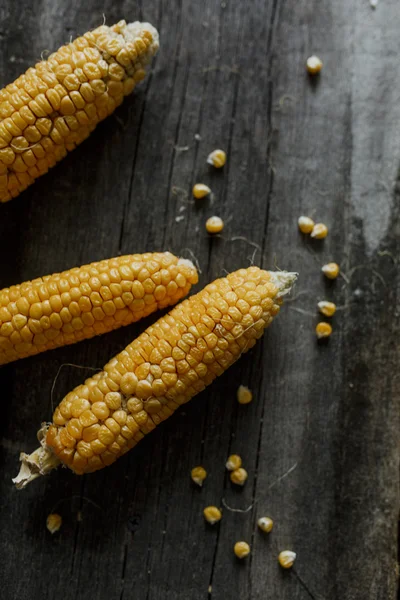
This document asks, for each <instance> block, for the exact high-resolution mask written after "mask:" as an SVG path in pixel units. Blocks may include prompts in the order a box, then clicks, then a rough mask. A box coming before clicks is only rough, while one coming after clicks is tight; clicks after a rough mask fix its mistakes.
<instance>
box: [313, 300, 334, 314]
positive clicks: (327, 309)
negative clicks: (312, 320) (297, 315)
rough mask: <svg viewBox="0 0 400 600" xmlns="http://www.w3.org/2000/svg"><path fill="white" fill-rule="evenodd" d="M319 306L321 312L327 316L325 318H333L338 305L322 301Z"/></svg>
mask: <svg viewBox="0 0 400 600" xmlns="http://www.w3.org/2000/svg"><path fill="white" fill-rule="evenodd" d="M317 306H318V310H319V312H320V313H322V314H323V315H325V317H333V315H334V314H335V312H336V304H334V303H333V302H328V301H327V300H321V302H318V305H317Z"/></svg>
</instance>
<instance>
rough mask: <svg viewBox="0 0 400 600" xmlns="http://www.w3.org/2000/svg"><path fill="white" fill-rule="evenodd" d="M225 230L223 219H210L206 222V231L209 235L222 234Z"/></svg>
mask: <svg viewBox="0 0 400 600" xmlns="http://www.w3.org/2000/svg"><path fill="white" fill-rule="evenodd" d="M223 228H224V222H223V220H222V219H221V217H210V218H209V219H207V221H206V229H207V231H208V233H220V231H222V230H223Z"/></svg>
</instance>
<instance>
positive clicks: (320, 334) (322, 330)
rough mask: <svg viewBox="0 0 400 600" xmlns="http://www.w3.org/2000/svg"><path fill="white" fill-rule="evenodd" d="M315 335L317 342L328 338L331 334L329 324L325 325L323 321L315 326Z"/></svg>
mask: <svg viewBox="0 0 400 600" xmlns="http://www.w3.org/2000/svg"><path fill="white" fill-rule="evenodd" d="M315 333H316V334H317V338H318V339H319V340H322V339H324V338H328V337H329V336H330V335H331V333H332V326H331V325H330V324H329V323H325V322H324V321H321V322H320V323H318V325H317V326H316V328H315Z"/></svg>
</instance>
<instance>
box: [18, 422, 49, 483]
mask: <svg viewBox="0 0 400 600" xmlns="http://www.w3.org/2000/svg"><path fill="white" fill-rule="evenodd" d="M48 428H49V424H48V423H42V427H41V428H40V429H39V431H38V439H39V441H40V443H41V446H39V448H36V450H35V451H34V452H32V453H31V454H26V453H25V452H21V454H20V455H19V459H20V461H21V467H20V470H19V473H18V475H17V476H16V477H15V478H14V479H13V483H15V486H16V487H17V489H19V490H22V489H23V488H24V487H26V486H27V485H28V483H31V481H34V480H35V479H37V477H40V476H41V475H47V474H48V473H50V471H52V470H53V469H55V468H56V467H58V465H59V464H60V460H59V459H58V458H57V456H56V455H55V454H53V452H52V451H51V450H50V448H48V447H47V446H46V441H45V440H46V433H47V430H48Z"/></svg>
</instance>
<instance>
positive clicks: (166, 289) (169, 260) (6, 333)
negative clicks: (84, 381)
mask: <svg viewBox="0 0 400 600" xmlns="http://www.w3.org/2000/svg"><path fill="white" fill-rule="evenodd" d="M197 281H198V276H197V271H196V269H195V268H194V266H193V265H192V263H191V262H190V261H189V260H186V259H182V258H177V257H176V256H174V255H173V254H171V253H170V252H159V253H157V252H156V253H147V254H133V255H128V256H119V257H117V258H111V259H109V260H103V261H101V262H95V263H92V264H90V265H85V266H82V267H77V268H75V269H71V270H69V271H64V272H63V273H57V274H55V275H48V276H47V277H40V278H38V279H34V280H33V281H28V282H25V283H22V284H21V285H14V286H12V287H10V288H6V289H4V290H0V365H4V364H6V363H8V362H11V361H13V360H17V359H18V358H24V357H26V356H31V355H33V354H38V353H39V352H44V351H45V350H51V349H52V348H58V347H59V346H64V345H66V344H73V343H75V342H79V341H80V340H84V339H88V338H91V337H93V336H95V335H99V334H101V333H106V332H107V331H112V330H113V329H117V328H118V327H121V326H122V325H129V324H130V323H133V322H135V321H138V320H139V319H141V318H143V317H146V316H147V315H149V314H150V313H152V312H154V311H155V310H157V309H160V308H165V307H166V306H171V305H172V304H176V302H178V300H180V299H181V298H183V296H186V294H187V293H188V292H189V290H190V288H191V286H192V284H194V283H197Z"/></svg>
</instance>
